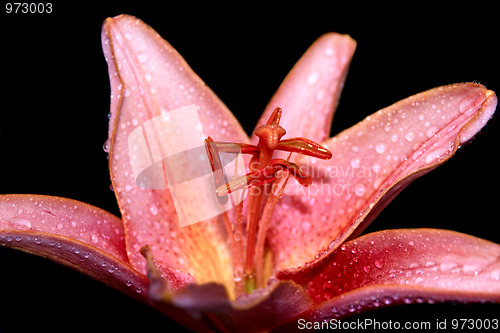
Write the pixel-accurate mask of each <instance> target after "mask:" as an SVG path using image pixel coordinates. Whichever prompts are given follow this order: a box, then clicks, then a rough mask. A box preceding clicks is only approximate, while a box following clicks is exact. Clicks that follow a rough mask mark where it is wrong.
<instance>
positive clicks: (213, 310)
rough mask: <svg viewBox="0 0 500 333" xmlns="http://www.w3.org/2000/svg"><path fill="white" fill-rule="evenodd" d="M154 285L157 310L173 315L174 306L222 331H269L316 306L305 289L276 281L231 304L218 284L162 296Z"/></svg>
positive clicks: (191, 287) (187, 288) (196, 320)
mask: <svg viewBox="0 0 500 333" xmlns="http://www.w3.org/2000/svg"><path fill="white" fill-rule="evenodd" d="M156 282H158V281H156ZM153 283H154V282H153V281H152V286H151V290H152V291H153V290H154V291H155V292H156V293H157V294H156V295H155V294H152V295H151V296H152V300H153V302H154V306H155V307H156V308H158V309H160V310H162V311H164V312H165V313H166V314H167V315H170V316H171V314H170V311H171V309H172V307H175V308H176V309H177V310H178V309H182V310H184V311H186V312H187V313H189V314H190V315H191V316H192V322H196V323H197V324H198V325H206V327H209V328H210V329H212V330H215V331H221V332H263V331H267V330H269V329H271V328H273V327H276V326H278V325H280V324H282V323H285V322H287V321H289V320H290V319H291V318H293V317H295V316H297V315H298V314H299V313H301V312H304V311H306V310H307V309H309V308H310V307H311V305H312V302H311V300H310V299H309V297H308V296H307V295H306V294H305V293H304V291H303V290H302V288H300V287H299V286H298V285H296V284H295V283H293V282H291V281H281V282H278V281H272V282H270V284H269V285H268V286H267V287H266V288H262V289H259V290H256V291H254V292H253V293H252V294H251V295H246V294H245V295H243V296H241V297H240V298H238V299H237V300H236V301H230V300H229V299H228V295H227V293H226V291H225V289H224V287H223V286H221V285H218V284H214V283H210V284H204V285H188V286H187V287H186V288H184V289H181V290H179V291H177V292H175V293H170V294H168V293H162V292H161V287H160V288H156V287H155V286H154V285H153ZM175 308H174V309H175ZM173 318H174V319H176V317H173ZM178 320H179V319H178ZM192 325H193V323H192Z"/></svg>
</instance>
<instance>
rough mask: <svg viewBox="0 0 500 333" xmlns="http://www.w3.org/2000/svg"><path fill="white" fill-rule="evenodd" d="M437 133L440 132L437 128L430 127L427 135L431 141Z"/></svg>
mask: <svg viewBox="0 0 500 333" xmlns="http://www.w3.org/2000/svg"><path fill="white" fill-rule="evenodd" d="M437 131H438V128H437V126H431V127H429V128H428V129H427V131H426V132H425V134H426V135H427V137H428V138H429V139H430V138H432V136H433V135H434V134H436V133H437Z"/></svg>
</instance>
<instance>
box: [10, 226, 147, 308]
mask: <svg viewBox="0 0 500 333" xmlns="http://www.w3.org/2000/svg"><path fill="white" fill-rule="evenodd" d="M0 246H3V247H9V248H12V249H16V250H20V251H23V252H27V253H30V254H35V255H38V256H40V257H43V258H46V259H50V260H52V261H54V262H57V263H59V264H62V265H64V266H67V267H69V268H72V269H74V270H76V271H78V272H81V273H83V274H85V275H87V276H89V277H91V278H93V279H95V280H97V281H99V282H101V283H104V284H106V285H108V286H110V287H113V288H115V289H117V290H119V291H121V292H123V293H124V294H126V295H128V296H130V297H132V298H135V299H137V300H139V301H141V302H144V303H148V299H147V294H148V288H149V282H148V280H147V278H146V277H145V276H144V275H142V274H141V273H139V272H138V271H136V270H135V269H133V268H132V267H130V265H129V264H128V263H126V262H123V261H121V260H119V259H117V258H115V257H113V256H112V255H110V254H108V253H106V252H104V251H102V250H99V249H98V248H96V247H93V246H91V245H89V244H86V243H84V242H81V241H78V240H74V239H70V238H68V237H64V236H60V235H53V234H48V233H44V232H37V231H20V230H4V231H0Z"/></svg>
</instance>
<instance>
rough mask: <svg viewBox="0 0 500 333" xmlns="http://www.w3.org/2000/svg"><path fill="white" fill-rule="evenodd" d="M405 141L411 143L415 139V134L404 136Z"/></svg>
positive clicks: (408, 133) (409, 133) (410, 133)
mask: <svg viewBox="0 0 500 333" xmlns="http://www.w3.org/2000/svg"><path fill="white" fill-rule="evenodd" d="M405 139H406V140H407V141H413V140H414V139H415V134H414V133H413V132H407V133H406V134H405Z"/></svg>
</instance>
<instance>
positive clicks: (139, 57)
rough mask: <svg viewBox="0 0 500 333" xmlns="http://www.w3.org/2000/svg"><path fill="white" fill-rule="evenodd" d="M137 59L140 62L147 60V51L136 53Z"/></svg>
mask: <svg viewBox="0 0 500 333" xmlns="http://www.w3.org/2000/svg"><path fill="white" fill-rule="evenodd" d="M137 60H138V61H139V62H140V63H145V62H146V61H148V60H149V56H148V54H147V53H139V54H138V55H137Z"/></svg>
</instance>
